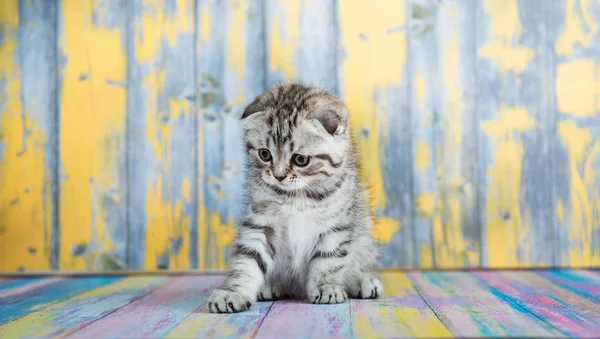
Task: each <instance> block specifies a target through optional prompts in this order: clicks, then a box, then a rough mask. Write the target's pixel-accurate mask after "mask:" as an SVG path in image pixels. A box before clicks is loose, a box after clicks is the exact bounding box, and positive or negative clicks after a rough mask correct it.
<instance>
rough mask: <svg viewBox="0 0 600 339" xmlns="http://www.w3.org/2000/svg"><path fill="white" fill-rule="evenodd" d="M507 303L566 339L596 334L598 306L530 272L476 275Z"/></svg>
mask: <svg viewBox="0 0 600 339" xmlns="http://www.w3.org/2000/svg"><path fill="white" fill-rule="evenodd" d="M476 274H477V276H478V277H480V278H481V279H482V280H483V281H485V282H486V283H487V284H489V285H490V286H492V287H493V288H494V289H496V291H497V294H498V296H499V297H500V298H503V299H505V300H509V301H511V302H513V303H515V304H517V305H519V306H520V307H522V308H525V309H527V310H528V311H529V312H532V313H533V314H535V316H536V317H538V318H539V319H542V320H544V321H545V322H547V323H548V324H550V325H553V326H555V327H556V328H560V330H561V331H562V332H563V333H565V334H566V335H568V336H570V337H577V338H592V337H597V336H598V333H600V303H598V302H596V301H593V300H590V299H587V298H586V297H583V296H580V295H577V294H575V293H572V292H570V291H569V290H567V289H564V288H562V287H559V286H557V285H554V284H553V283H552V282H550V281H548V280H546V279H544V278H542V277H540V276H538V275H536V274H535V273H532V272H498V273H497V274H490V273H489V272H478V273H476Z"/></svg>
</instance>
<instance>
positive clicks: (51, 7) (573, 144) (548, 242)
mask: <svg viewBox="0 0 600 339" xmlns="http://www.w3.org/2000/svg"><path fill="white" fill-rule="evenodd" d="M0 12H1V14H0V56H2V58H1V60H2V62H0V271H2V272H11V273H12V272H19V271H24V272H48V271H49V270H52V269H55V270H60V271H62V272H69V271H77V272H109V271H111V272H114V271H124V270H128V269H129V270H148V271H151V270H165V269H169V270H185V269H193V268H200V269H203V270H212V269H219V270H222V269H224V268H225V267H226V262H227V260H228V257H229V247H230V244H231V243H232V241H233V239H234V238H235V235H236V232H237V231H236V220H237V219H238V218H239V216H240V214H241V213H243V208H244V204H243V198H244V196H243V195H244V192H243V189H244V185H243V181H244V167H245V163H244V148H243V145H242V144H243V143H242V140H241V139H242V135H241V133H240V126H239V121H238V117H239V116H240V115H241V112H242V110H243V108H244V107H245V105H247V104H248V103H249V102H251V101H252V99H253V98H254V97H255V96H256V95H257V94H259V93H261V92H263V91H264V90H265V89H267V87H270V86H273V85H274V84H276V83H279V82H281V81H290V80H300V81H302V82H305V83H308V84H313V85H318V86H322V87H325V88H327V89H329V90H330V91H331V92H333V93H335V94H337V95H339V96H340V97H341V98H342V99H344V100H345V101H346V103H347V104H348V107H349V109H350V114H351V123H352V126H353V129H352V132H353V134H354V135H355V137H356V142H357V143H356V144H357V148H358V152H359V154H358V155H359V157H360V158H361V167H362V170H361V176H362V180H363V182H364V183H365V184H366V185H367V187H368V189H369V193H370V196H371V198H372V199H371V212H372V213H373V215H374V216H375V217H376V218H375V227H374V230H373V233H372V234H373V236H374V237H375V238H376V239H377V241H378V242H379V243H381V245H382V256H381V260H380V262H381V264H382V266H383V267H384V268H471V267H485V268H507V267H509V268H522V267H538V268H539V267H551V266H552V267H554V266H557V267H578V268H587V267H595V266H597V265H599V264H600V245H599V244H600V180H599V179H598V178H599V177H600V176H599V174H600V161H599V159H600V157H599V154H600V139H599V136H600V127H599V126H600V120H599V119H600V115H599V114H598V111H599V105H598V104H597V102H596V101H597V100H596V97H597V92H598V87H599V86H600V85H599V84H598V81H597V74H598V69H599V67H600V65H599V62H600V61H599V60H600V57H599V55H600V54H598V51H599V48H600V40H599V39H598V35H599V33H598V32H599V29H600V24H599V23H598V20H597V17H599V16H600V7H599V6H598V5H597V4H596V1H592V0H553V1H547V0H536V1H534V0H484V1H479V2H475V3H473V4H471V3H470V2H469V1H462V0H447V1H435V0H400V1H396V0H381V1H378V2H377V5H369V4H368V3H366V2H364V1H360V0H344V1H338V0H322V1H321V0H305V1H293V0H285V1H275V0H266V1H261V0H231V1H215V0H177V1H169V2H167V3H163V2H160V1H156V0H133V1H124V0H91V1H83V2H81V1H75V0H53V1H28V0H6V1H2V4H0ZM498 239H502V241H498Z"/></svg>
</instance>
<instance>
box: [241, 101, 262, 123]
mask: <svg viewBox="0 0 600 339" xmlns="http://www.w3.org/2000/svg"><path fill="white" fill-rule="evenodd" d="M264 109H265V107H264V105H263V103H262V102H261V100H260V98H256V99H254V101H252V103H251V104H250V105H248V106H247V107H246V109H244V113H242V116H241V117H240V119H241V120H244V119H246V118H247V117H249V116H251V115H252V114H255V113H258V112H262V111H264Z"/></svg>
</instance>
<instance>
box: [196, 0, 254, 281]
mask: <svg viewBox="0 0 600 339" xmlns="http://www.w3.org/2000/svg"><path fill="white" fill-rule="evenodd" d="M197 10H198V12H197V17H198V28H197V34H196V37H197V39H198V40H197V42H196V45H197V46H198V49H197V51H198V52H197V63H196V66H197V74H196V76H197V79H196V81H197V83H198V90H199V98H198V103H199V110H198V111H199V114H200V116H199V117H198V120H197V121H198V124H197V134H198V148H199V149H198V166H197V168H198V172H197V176H198V181H197V182H198V187H199V190H200V192H199V195H200V196H199V198H198V200H199V201H198V206H199V222H198V229H197V230H196V232H197V234H198V249H197V250H198V266H199V267H200V268H221V269H223V268H225V263H226V259H227V257H228V252H229V251H228V248H229V245H230V244H231V242H232V241H233V239H234V236H235V233H236V229H235V219H236V218H237V217H239V216H240V214H241V213H242V212H243V211H244V205H243V191H242V190H243V189H244V185H243V184H242V183H243V182H244V180H245V173H244V172H245V171H244V166H245V165H244V160H245V155H244V151H245V149H244V144H243V142H242V133H241V130H240V127H241V126H240V125H239V121H238V118H239V117H240V116H241V114H242V111H243V109H244V108H245V106H246V105H248V104H249V103H250V102H251V101H252V100H253V99H254V97H255V96H256V95H258V94H260V93H261V92H262V91H263V90H264V82H265V81H264V73H265V72H264V71H263V70H264V63H265V59H264V52H263V50H264V41H265V40H264V28H263V16H264V14H263V4H262V2H260V1H256V0H242V1H235V2H226V1H223V2H215V1H204V0H202V1H199V2H198V7H197Z"/></svg>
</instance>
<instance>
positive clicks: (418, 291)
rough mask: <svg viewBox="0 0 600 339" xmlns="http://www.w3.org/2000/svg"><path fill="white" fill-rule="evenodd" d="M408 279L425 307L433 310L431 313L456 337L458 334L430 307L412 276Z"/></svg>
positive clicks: (408, 275) (408, 276)
mask: <svg viewBox="0 0 600 339" xmlns="http://www.w3.org/2000/svg"><path fill="white" fill-rule="evenodd" d="M406 277H407V278H408V280H409V281H410V283H411V284H412V287H413V288H414V289H415V292H417V294H418V295H419V297H421V300H423V302H424V303H425V305H427V307H429V309H430V310H431V312H433V315H435V317H436V318H437V319H438V320H439V321H440V323H442V325H444V327H445V328H446V329H447V330H448V332H450V333H452V336H454V337H456V334H455V333H454V332H453V331H452V330H451V329H450V328H449V327H448V325H447V324H446V323H445V322H444V321H443V320H442V318H440V316H439V315H438V313H437V312H436V311H435V310H434V309H433V307H431V305H429V303H428V302H427V299H425V297H424V296H423V293H421V290H420V288H419V287H417V286H418V285H417V284H416V283H415V282H414V281H413V280H412V279H411V278H410V274H407V275H406Z"/></svg>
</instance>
